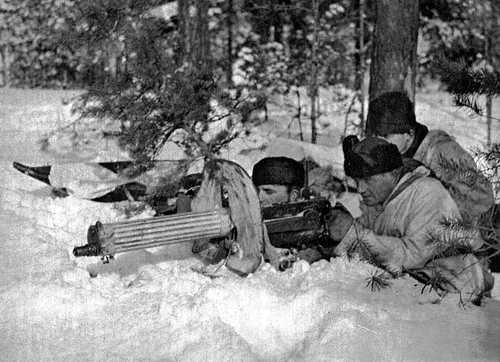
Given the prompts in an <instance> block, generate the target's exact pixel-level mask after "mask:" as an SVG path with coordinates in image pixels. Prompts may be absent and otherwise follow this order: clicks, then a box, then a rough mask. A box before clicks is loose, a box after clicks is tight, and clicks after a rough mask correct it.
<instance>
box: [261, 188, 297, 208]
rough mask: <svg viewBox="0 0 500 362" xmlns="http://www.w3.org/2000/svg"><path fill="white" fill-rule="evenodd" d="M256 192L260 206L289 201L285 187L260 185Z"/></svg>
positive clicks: (288, 193)
mask: <svg viewBox="0 0 500 362" xmlns="http://www.w3.org/2000/svg"><path fill="white" fill-rule="evenodd" d="M257 190H258V191H259V200H260V204H261V206H269V205H272V204H278V203H283V202H288V201H290V192H289V191H288V187H287V186H285V185H260V186H258V187H257Z"/></svg>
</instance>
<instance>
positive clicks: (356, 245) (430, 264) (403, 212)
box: [334, 166, 492, 300]
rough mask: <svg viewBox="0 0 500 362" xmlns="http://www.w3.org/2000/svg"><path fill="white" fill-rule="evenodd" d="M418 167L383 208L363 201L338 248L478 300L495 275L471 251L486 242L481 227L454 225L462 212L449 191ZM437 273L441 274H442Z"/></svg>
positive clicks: (388, 268)
mask: <svg viewBox="0 0 500 362" xmlns="http://www.w3.org/2000/svg"><path fill="white" fill-rule="evenodd" d="M428 175H429V170H428V169H426V168H425V167H423V166H420V167H418V168H416V169H415V170H413V171H412V172H409V173H407V174H405V175H404V176H403V177H402V178H401V180H400V181H399V183H398V185H397V186H396V187H395V189H394V191H393V192H392V193H391V195H390V196H389V197H388V199H387V200H386V202H385V203H384V204H383V205H382V207H380V208H378V209H375V208H373V207H366V206H364V205H363V206H362V210H363V215H362V216H361V217H360V218H358V219H356V220H355V221H354V223H353V225H352V226H351V228H350V229H349V231H348V232H347V234H346V235H345V236H344V238H343V240H342V241H341V242H340V244H339V245H338V246H337V247H336V248H335V252H334V253H335V254H336V255H342V254H350V253H353V252H354V253H357V254H360V255H361V256H362V257H363V258H365V259H367V260H368V261H370V262H372V263H374V264H376V265H378V266H380V267H382V268H384V269H386V270H387V271H389V272H390V273H391V274H392V275H393V276H398V275H401V274H402V273H409V274H410V275H412V276H413V277H415V278H416V279H418V280H420V281H423V282H425V283H433V282H435V281H440V282H439V283H438V284H439V289H441V291H443V292H460V293H461V296H462V297H469V298H471V299H472V300H475V299H477V298H479V299H480V297H481V296H482V294H483V293H484V292H485V291H487V290H488V289H490V288H491V287H492V285H489V284H490V279H491V275H490V274H489V273H488V272H487V271H486V270H483V267H482V265H481V264H480V263H479V262H478V259H477V258H476V257H475V256H474V255H473V254H472V252H473V250H476V249H477V248H479V247H480V246H481V244H482V241H481V240H480V239H479V236H478V233H477V231H475V232H474V231H471V230H468V231H467V230H465V229H460V228H457V227H455V228H454V227H450V226H449V225H447V224H446V223H447V222H448V223H452V224H454V223H459V222H460V220H461V216H460V213H459V210H458V208H457V205H456V204H455V202H454V201H453V199H452V198H451V197H450V194H449V193H448V192H447V191H446V189H445V188H444V187H443V186H442V185H441V183H440V182H439V181H438V180H436V179H434V178H430V177H427V176H428ZM438 277H439V278H438Z"/></svg>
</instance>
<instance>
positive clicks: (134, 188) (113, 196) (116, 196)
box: [12, 161, 147, 202]
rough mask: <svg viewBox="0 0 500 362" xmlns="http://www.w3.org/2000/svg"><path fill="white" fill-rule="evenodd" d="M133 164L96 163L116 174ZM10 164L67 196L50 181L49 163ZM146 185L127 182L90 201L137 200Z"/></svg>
mask: <svg viewBox="0 0 500 362" xmlns="http://www.w3.org/2000/svg"><path fill="white" fill-rule="evenodd" d="M132 164H133V162H132V161H116V162H98V163H97V165H99V166H102V167H104V168H105V169H107V170H109V171H111V172H113V173H116V174H118V173H119V172H121V171H123V170H125V169H126V168H128V167H130V166H131V165H132ZM12 166H13V167H14V168H15V169H16V170H18V171H19V172H22V173H24V174H25V175H28V176H30V177H32V178H34V179H36V180H38V181H41V182H43V183H44V184H46V185H48V186H51V187H52V188H53V193H54V195H55V196H58V197H66V196H68V192H67V190H66V189H65V188H55V187H53V186H52V185H51V183H50V178H49V176H50V171H51V169H52V166H51V165H47V166H26V165H23V164H22V163H19V162H14V163H13V164H12ZM146 189H147V187H146V186H145V185H143V184H141V183H139V182H129V183H127V184H124V185H120V186H117V187H116V188H115V189H114V190H113V191H111V192H108V193H106V194H105V195H102V196H99V197H95V198H93V199H91V201H96V202H118V201H125V200H128V199H130V198H133V199H134V200H137V199H139V198H141V197H143V196H145V195H146Z"/></svg>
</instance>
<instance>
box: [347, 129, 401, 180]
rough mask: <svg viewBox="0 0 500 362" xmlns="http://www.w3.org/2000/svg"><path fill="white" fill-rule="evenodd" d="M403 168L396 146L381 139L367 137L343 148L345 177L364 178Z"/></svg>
mask: <svg viewBox="0 0 500 362" xmlns="http://www.w3.org/2000/svg"><path fill="white" fill-rule="evenodd" d="M401 166H403V161H402V158H401V154H400V153H399V151H398V148H397V147H396V145H394V144H392V143H389V142H387V141H385V140H383V139H381V138H377V137H367V138H365V139H364V140H363V141H361V142H358V143H356V144H354V145H352V148H349V147H344V171H345V173H346V175H347V176H350V177H354V178H364V177H370V176H373V175H378V174H380V173H385V172H389V171H392V170H395V169H397V168H399V167H401Z"/></svg>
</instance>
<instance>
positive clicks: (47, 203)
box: [0, 90, 500, 361]
mask: <svg viewBox="0 0 500 362" xmlns="http://www.w3.org/2000/svg"><path fill="white" fill-rule="evenodd" d="M2 92H3V94H2V95H3V97H2V98H0V103H2V104H1V106H2V107H3V103H4V102H6V103H7V102H9V101H8V97H13V98H14V100H17V99H18V97H25V99H27V100H28V101H25V102H19V103H20V104H19V105H18V106H17V107H14V106H12V107H11V108H12V109H8V110H7V108H5V107H4V108H1V107H0V108H1V109H3V111H2V112H5V113H2V121H4V122H3V125H4V128H5V130H6V131H7V132H6V133H5V135H7V136H4V134H2V140H1V143H0V150H1V151H2V152H1V154H0V167H1V168H2V170H3V172H2V173H1V174H0V181H1V186H0V225H1V227H0V238H1V240H2V242H1V243H0V273H1V275H2V278H1V279H0V335H1V336H2V338H0V350H1V351H2V356H1V358H0V359H1V360H5V361H67V360H69V361H101V360H106V361H136V360H148V361H200V360H201V361H335V360H360V361H381V360H427V361H436V360H448V361H457V360H461V361H464V360H482V361H498V360H499V356H500V344H499V343H498V341H499V340H500V288H499V286H498V285H497V286H496V287H495V290H494V291H493V296H494V298H492V299H488V300H487V302H486V303H485V305H484V306H482V307H475V306H467V307H465V308H464V307H460V306H459V304H458V301H457V299H456V298H454V297H453V296H449V297H446V298H444V299H442V300H439V299H438V298H437V297H436V296H435V295H434V294H433V293H430V292H429V291H427V290H426V291H424V292H423V293H422V286H421V285H420V284H418V283H417V282H415V281H414V280H412V279H411V278H408V277H404V278H401V279H397V280H393V281H392V283H391V286H390V287H389V288H386V289H382V290H381V291H378V292H376V291H375V292H372V291H371V290H370V288H367V287H366V283H367V280H366V278H367V277H369V276H370V275H371V274H373V273H375V272H376V268H375V267H373V266H371V265H369V264H367V263H364V262H361V261H357V260H351V261H349V260H345V259H332V260H331V261H329V262H328V261H321V262H318V263H315V264H313V265H311V266H310V265H308V264H306V263H304V262H298V263H296V264H295V265H294V266H293V268H291V269H289V270H287V271H285V272H282V273H280V272H277V271H275V270H274V269H273V268H272V267H271V266H270V265H268V264H264V265H263V266H262V267H261V268H260V269H259V270H258V271H257V272H256V273H255V274H253V275H250V276H249V277H247V278H240V277H238V276H236V275H235V274H233V273H231V272H229V271H228V270H226V269H222V270H221V271H220V272H219V273H220V277H217V278H213V279H212V278H208V277H206V276H204V275H202V274H200V273H198V272H195V271H193V268H197V267H200V266H201V265H202V264H201V262H200V261H199V260H197V259H196V258H194V257H193V256H192V255H191V254H190V252H189V245H184V246H182V247H180V248H179V247H176V248H175V249H174V248H172V247H168V248H167V247H166V248H156V249H152V250H148V251H140V252H133V253H128V254H121V255H118V256H117V258H116V259H115V260H113V261H112V262H111V263H110V264H105V265H104V264H102V263H101V262H100V260H99V259H98V258H78V259H76V258H74V257H73V256H72V254H71V250H72V248H73V247H74V246H76V245H81V244H83V243H85V242H86V240H85V234H86V229H87V227H88V226H89V225H90V224H93V223H95V222H96V221H97V220H101V221H103V222H109V221H116V220H120V219H124V218H126V217H128V216H129V215H130V214H131V213H132V214H134V215H135V216H134V217H147V216H150V215H151V210H148V209H147V208H146V209H145V208H141V207H140V205H129V204H128V203H120V204H116V205H110V204H98V203H94V202H91V201H86V200H80V199H77V198H74V197H71V196H70V197H68V198H64V199H60V198H54V197H53V196H52V195H51V194H50V192H49V190H48V187H46V186H45V185H43V184H42V183H39V182H37V181H36V180H32V179H30V178H28V177H26V176H24V175H22V174H20V173H19V172H17V171H15V170H14V169H13V168H12V167H11V162H12V161H13V160H20V159H19V158H18V157H21V158H22V160H23V161H29V162H30V164H40V163H43V162H52V161H53V160H54V157H55V156H56V155H55V154H54V153H50V154H47V153H39V152H35V150H36V147H37V145H36V144H30V143H29V142H27V141H26V139H27V138H23V137H24V135H25V134H26V132H28V133H30V132H31V133H36V135H39V133H40V132H41V131H46V130H49V129H50V128H51V127H53V124H48V125H47V124H45V123H44V122H45V121H44V122H42V121H40V123H39V125H38V126H37V127H33V128H32V129H30V130H28V131H25V130H24V129H22V128H21V127H19V126H18V125H17V124H16V122H12V119H13V118H8V119H9V120H10V121H9V122H7V121H5V119H6V117H11V116H12V114H14V113H13V112H14V111H15V112H18V113H16V117H20V118H19V119H35V118H36V114H35V115H33V112H35V111H37V110H38V109H40V107H46V108H45V109H46V110H47V112H50V109H53V112H54V114H56V113H57V108H58V105H57V99H59V98H58V97H60V96H63V95H64V93H60V94H59V93H52V92H50V91H37V92H35V91H26V92H27V93H22V91H19V90H14V91H12V92H13V93H12V94H8V92H7V91H6V90H2ZM35 95H36V96H35ZM9 104H13V105H15V102H13V101H10V103H9ZM426 104H428V103H426ZM51 107H52V108H51ZM20 109H22V111H20ZM428 111H429V112H432V113H433V114H442V113H439V112H442V110H438V109H436V108H434V106H429V110H428ZM7 112H10V113H7ZM426 116H427V117H429V118H431V116H429V115H427V114H426ZM30 117H32V118H30ZM47 119H50V117H48V116H47ZM47 122H48V121H47ZM48 123H50V122H48ZM456 127H457V128H458V124H457V125H456ZM474 132H476V133H478V132H479V131H474ZM471 133H472V132H471ZM12 134H16V135H18V136H19V137H20V139H22V140H23V143H20V142H18V143H16V142H14V141H12V140H11V139H9V138H10V137H11V135H12ZM460 137H462V138H465V136H460ZM471 137H474V134H471ZM34 139H36V137H32V138H30V140H34ZM475 141H476V139H475V138H474V139H473V140H472V141H471V140H469V141H468V142H470V143H471V144H473V143H474V142H475ZM249 142H250V141H249ZM252 142H253V143H254V146H255V149H254V150H253V151H252V152H249V153H245V152H244V153H243V154H240V152H241V151H242V150H243V146H242V144H240V146H237V147H236V146H235V147H236V148H235V150H236V149H239V151H235V154H232V155H231V156H233V157H234V158H238V157H246V162H248V165H247V166H246V168H249V167H250V164H251V161H252V160H253V159H257V158H259V157H261V156H262V152H264V151H263V149H261V148H260V146H261V145H262V144H263V142H262V139H258V138H256V139H255V140H254V141H252ZM266 142H268V143H272V141H269V140H268V141H266ZM264 143H265V142H264ZM318 149H319V148H318ZM259 150H260V151H259ZM87 151H88V152H87V153H85V155H84V156H85V158H86V159H92V158H95V157H102V156H104V155H106V152H105V151H106V150H99V149H96V150H94V153H91V152H90V151H91V150H90V148H88V149H87ZM228 152H229V151H228ZM259 152H260V153H259ZM315 152H320V151H315ZM326 152H327V151H324V152H323V153H321V155H318V157H319V158H325V157H327V156H328V155H327V154H325V153H326ZM74 155H77V153H76V152H75V153H74V154H73V156H74ZM110 157H112V155H111V156H110ZM76 159H80V158H76ZM332 162H333V161H332ZM134 206H135V207H134ZM87 269H92V270H94V271H96V272H97V277H95V278H91V277H90V276H89V273H88V271H87ZM496 277H497V279H498V275H497V276H496Z"/></svg>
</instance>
